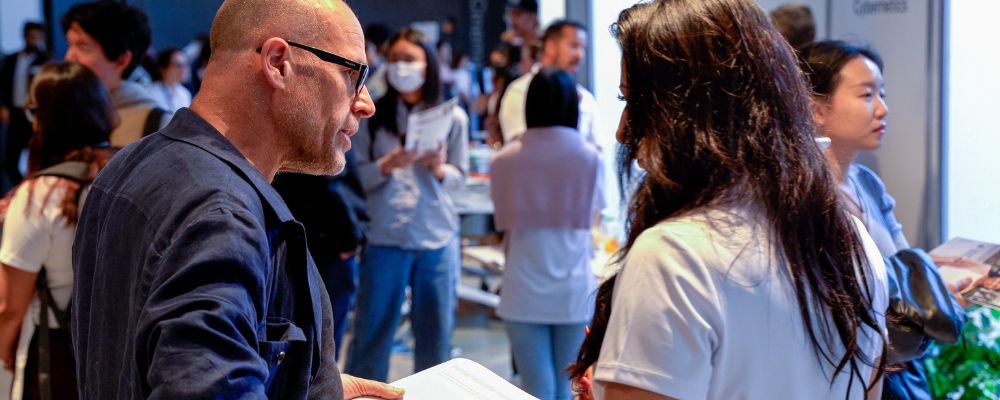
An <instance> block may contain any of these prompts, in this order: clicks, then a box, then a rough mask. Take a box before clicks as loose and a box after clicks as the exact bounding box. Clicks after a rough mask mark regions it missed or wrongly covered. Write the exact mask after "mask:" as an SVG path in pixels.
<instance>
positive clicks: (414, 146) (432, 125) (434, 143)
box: [403, 98, 458, 155]
mask: <svg viewBox="0 0 1000 400" xmlns="http://www.w3.org/2000/svg"><path fill="white" fill-rule="evenodd" d="M457 105H458V98H453V99H451V100H448V101H446V102H444V103H441V104H438V105H436V106H434V107H431V108H428V109H426V110H422V111H417V112H413V113H410V115H409V116H408V117H407V118H406V143H405V144H404V146H403V148H404V149H405V150H406V151H414V150H416V151H417V153H418V155H423V154H426V153H427V152H429V151H433V150H437V148H438V146H440V145H442V144H444V142H445V141H446V140H447V138H448V133H449V132H451V125H452V123H454V121H455V114H454V112H455V107H456V106H457Z"/></svg>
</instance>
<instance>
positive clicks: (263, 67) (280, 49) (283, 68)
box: [259, 38, 292, 89]
mask: <svg viewBox="0 0 1000 400" xmlns="http://www.w3.org/2000/svg"><path fill="white" fill-rule="evenodd" d="M290 50H291V47H289V46H288V42H286V41H284V40H282V39H279V38H270V39H267V40H266V41H264V44H263V45H261V47H260V58H259V61H260V71H261V72H262V73H263V74H264V79H265V80H266V81H267V83H268V85H271V87H273V88H275V89H284V88H285V84H286V79H287V78H288V73H289V72H291V68H292V65H291V63H289V62H288V57H289V56H290V55H291V53H290Z"/></svg>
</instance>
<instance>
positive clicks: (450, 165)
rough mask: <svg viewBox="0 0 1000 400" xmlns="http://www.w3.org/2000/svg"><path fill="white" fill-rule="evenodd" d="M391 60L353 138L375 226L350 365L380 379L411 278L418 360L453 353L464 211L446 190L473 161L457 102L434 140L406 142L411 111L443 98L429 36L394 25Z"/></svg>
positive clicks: (418, 364)
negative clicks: (420, 146) (371, 111)
mask: <svg viewBox="0 0 1000 400" xmlns="http://www.w3.org/2000/svg"><path fill="white" fill-rule="evenodd" d="M387 59H388V63H389V64H388V74H387V78H388V81H389V88H388V90H387V92H386V94H385V96H383V97H382V98H381V99H379V101H378V102H377V103H376V108H377V109H378V112H377V113H376V114H375V116H374V117H373V118H372V119H370V120H367V125H363V126H362V127H361V129H360V130H359V133H358V135H356V136H355V137H354V138H353V146H354V149H355V151H356V152H357V160H358V173H359V175H360V178H361V183H362V185H363V186H364V190H365V193H366V195H367V201H368V213H369V214H370V217H371V225H370V228H369V230H368V232H367V244H366V245H365V248H364V252H363V253H362V255H361V266H360V268H359V271H358V276H359V284H360V287H359V290H358V300H357V312H356V313H355V319H354V328H353V329H354V330H353V332H354V334H353V337H354V339H353V340H352V341H351V345H350V349H349V350H348V355H347V366H346V369H345V370H346V371H347V373H349V374H351V375H355V376H359V377H365V378H369V379H379V380H382V381H385V380H387V378H388V376H387V375H388V371H389V357H390V352H391V351H390V350H391V347H392V341H393V336H394V333H395V329H396V327H397V326H398V325H399V319H400V306H401V305H402V303H403V301H404V299H405V298H406V294H405V293H406V288H407V287H410V289H411V292H410V293H411V299H412V307H411V308H410V310H411V312H410V315H412V316H413V317H412V318H411V321H412V326H413V336H414V338H415V339H416V348H415V349H414V364H415V366H414V367H415V368H414V369H415V370H416V371H420V370H423V369H426V368H428V367H431V366H434V365H436V364H439V363H441V362H444V361H446V360H448V359H449V358H450V350H451V331H452V327H453V325H454V310H455V283H454V282H455V281H454V280H455V279H456V278H455V272H454V271H455V270H456V269H457V265H456V264H457V263H458V260H459V258H458V254H457V250H458V249H457V243H456V233H457V232H458V215H457V214H456V212H455V207H454V204H453V203H452V201H451V198H449V197H448V194H447V193H446V192H445V189H446V188H450V187H458V186H460V185H462V181H463V179H464V177H465V174H466V172H467V171H468V167H469V157H468V136H469V117H468V116H467V115H466V114H465V112H464V111H462V110H461V108H459V107H455V108H454V111H453V118H454V120H453V123H452V124H451V128H450V130H449V131H448V132H447V134H446V135H444V137H445V140H443V141H442V142H441V143H439V145H438V147H437V149H435V150H430V151H426V152H416V151H406V150H405V149H404V144H405V143H406V135H407V118H408V117H409V115H410V114H411V113H414V112H418V111H420V110H425V109H427V108H430V107H433V106H435V105H438V104H440V103H441V101H442V99H441V80H440V75H439V70H438V62H437V57H436V56H435V54H434V51H433V50H432V49H431V48H430V47H428V46H427V45H426V44H425V43H424V37H423V35H422V34H420V33H419V32H417V31H415V30H413V29H403V30H402V31H400V32H398V33H396V34H395V35H394V36H393V37H392V38H390V39H389V41H388V43H387ZM363 124H365V122H363Z"/></svg>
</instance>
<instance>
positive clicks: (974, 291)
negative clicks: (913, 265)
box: [931, 238, 1000, 309]
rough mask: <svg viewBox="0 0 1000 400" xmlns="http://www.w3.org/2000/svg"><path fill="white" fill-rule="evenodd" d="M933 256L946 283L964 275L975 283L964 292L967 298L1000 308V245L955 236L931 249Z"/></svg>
mask: <svg viewBox="0 0 1000 400" xmlns="http://www.w3.org/2000/svg"><path fill="white" fill-rule="evenodd" d="M931 256H932V257H934V261H935V262H937V263H938V265H939V267H940V268H939V269H938V271H939V272H940V273H941V278H942V279H944V281H945V283H949V284H954V283H956V282H958V281H961V280H962V279H965V278H972V280H973V281H974V282H976V283H975V284H974V285H973V287H972V288H970V289H967V290H966V291H965V292H963V293H962V296H963V297H965V299H966V300H968V301H970V302H972V303H976V304H980V305H984V306H988V307H993V308H996V309H1000V244H995V243H987V242H980V241H977V240H971V239H965V238H954V239H951V240H949V241H948V242H946V243H944V244H942V245H940V246H938V247H937V248H935V249H934V250H933V251H931ZM984 277H985V278H984Z"/></svg>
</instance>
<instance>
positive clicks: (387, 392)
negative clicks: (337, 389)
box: [340, 374, 405, 400]
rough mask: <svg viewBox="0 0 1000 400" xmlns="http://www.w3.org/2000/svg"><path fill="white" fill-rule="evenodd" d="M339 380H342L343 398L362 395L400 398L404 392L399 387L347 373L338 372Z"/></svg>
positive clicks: (353, 397) (354, 397)
mask: <svg viewBox="0 0 1000 400" xmlns="http://www.w3.org/2000/svg"><path fill="white" fill-rule="evenodd" d="M340 380H341V381H342V382H344V398H345V399H348V400H350V399H356V398H358V397H364V396H370V397H379V398H383V399H401V398H403V394H404V393H405V392H404V391H403V389H401V388H397V387H393V386H389V385H387V384H385V383H382V382H376V381H371V380H368V379H361V378H357V377H353V376H350V375H347V374H340Z"/></svg>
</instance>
